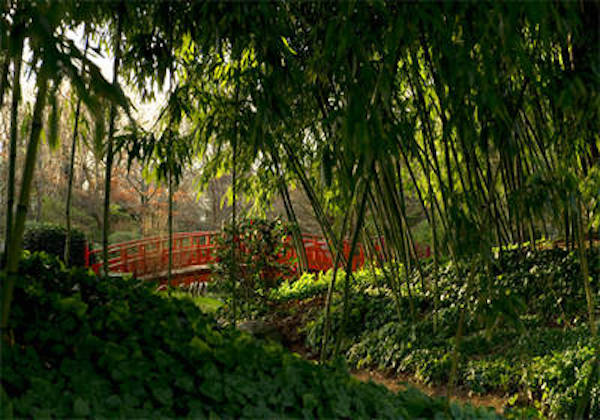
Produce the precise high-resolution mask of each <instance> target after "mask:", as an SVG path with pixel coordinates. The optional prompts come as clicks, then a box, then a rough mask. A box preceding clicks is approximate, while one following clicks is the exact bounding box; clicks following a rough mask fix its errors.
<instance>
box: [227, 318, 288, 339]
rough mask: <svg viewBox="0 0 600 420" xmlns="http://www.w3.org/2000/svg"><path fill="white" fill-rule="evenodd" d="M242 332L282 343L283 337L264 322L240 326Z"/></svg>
mask: <svg viewBox="0 0 600 420" xmlns="http://www.w3.org/2000/svg"><path fill="white" fill-rule="evenodd" d="M238 329H239V330H240V331H244V332H247V333H248V334H250V335H252V336H253V337H256V338H262V339H269V340H273V341H277V342H278V343H281V341H282V340H283V337H282V335H281V333H280V332H279V330H278V329H277V328H276V327H275V326H274V325H273V324H269V323H267V322H265V321H262V320H251V321H245V322H242V323H240V324H239V325H238Z"/></svg>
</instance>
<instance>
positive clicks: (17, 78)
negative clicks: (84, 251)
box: [0, 42, 23, 266]
mask: <svg viewBox="0 0 600 420" xmlns="http://www.w3.org/2000/svg"><path fill="white" fill-rule="evenodd" d="M6 61H7V62H8V61H9V60H8V57H7V58H6ZM22 61H23V43H22V42H21V43H20V44H19V49H18V51H17V55H16V56H15V60H14V76H13V89H12V103H11V109H10V146H9V147H10V150H9V158H8V178H7V188H6V235H5V242H4V255H3V261H2V262H1V264H0V266H4V265H5V264H6V258H7V255H8V245H9V244H10V240H11V237H12V227H13V214H14V206H15V183H16V180H15V178H16V177H15V173H16V166H17V143H18V139H17V137H18V131H19V130H18V124H19V123H18V114H19V100H20V99H21V63H22ZM0 103H1V102H0Z"/></svg>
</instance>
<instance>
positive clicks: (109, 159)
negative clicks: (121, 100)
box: [102, 17, 121, 275]
mask: <svg viewBox="0 0 600 420" xmlns="http://www.w3.org/2000/svg"><path fill="white" fill-rule="evenodd" d="M117 19H118V23H117V37H116V40H115V61H114V65H113V85H115V86H116V85H117V83H118V76H119V63H120V61H121V18H120V17H118V18H117ZM116 117H117V106H116V104H114V103H113V104H111V106H110V116H109V126H108V144H107V148H106V170H105V173H104V219H103V224H102V267H103V270H104V275H108V272H109V267H108V235H109V234H110V181H111V178H112V164H113V136H114V134H115V119H116Z"/></svg>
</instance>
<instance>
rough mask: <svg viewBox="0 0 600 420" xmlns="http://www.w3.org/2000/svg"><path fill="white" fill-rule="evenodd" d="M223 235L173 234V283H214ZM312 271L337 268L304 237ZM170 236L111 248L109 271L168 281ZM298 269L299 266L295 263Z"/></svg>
mask: <svg viewBox="0 0 600 420" xmlns="http://www.w3.org/2000/svg"><path fill="white" fill-rule="evenodd" d="M219 234H220V232H181V233H176V234H174V235H173V265H172V280H173V284H181V283H192V282H199V281H200V282H201V281H208V280H210V275H211V265H213V264H215V263H216V262H217V261H216V259H215V253H214V249H215V247H216V237H217V236H218V235H219ZM302 238H303V241H304V247H305V249H306V256H307V260H308V268H309V271H313V272H316V271H326V270H329V269H330V268H332V267H333V261H332V256H331V253H330V252H329V248H328V247H327V243H326V242H325V240H324V239H322V238H319V237H318V236H315V235H307V234H303V235H302ZM168 241H169V240H168V237H164V236H155V237H149V238H143V239H138V240H135V241H128V242H122V243H118V244H113V245H111V246H109V261H108V264H109V271H110V273H111V274H115V275H116V274H120V273H123V274H124V273H132V274H134V275H135V276H136V277H138V278H142V279H147V280H158V281H164V280H166V278H167V267H168V262H169V242H168ZM288 244H289V246H288V247H287V249H286V252H285V253H284V254H282V255H280V258H279V262H280V263H286V262H290V263H291V261H297V258H296V251H295V249H294V247H293V246H292V244H291V240H288ZM418 251H419V253H420V256H421V257H428V256H429V254H430V251H429V247H419V249H418ZM349 253H350V244H349V243H348V242H347V241H346V242H344V255H345V257H346V258H348V255H349ZM86 261H87V265H88V266H89V267H91V268H92V269H93V270H94V271H95V272H96V273H99V272H100V269H101V267H102V249H95V250H93V251H90V252H88V253H87V255H86ZM364 264H365V252H364V249H363V247H362V245H360V244H359V246H358V250H357V252H356V254H355V255H354V258H353V261H352V268H353V270H356V269H358V268H360V267H362V266H363V265H364ZM294 265H295V266H296V269H297V263H294Z"/></svg>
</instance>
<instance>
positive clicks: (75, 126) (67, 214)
mask: <svg viewBox="0 0 600 420" xmlns="http://www.w3.org/2000/svg"><path fill="white" fill-rule="evenodd" d="M88 41H89V37H86V40H85V49H84V50H83V57H84V58H85V56H86V55H87V49H88ZM81 70H82V72H83V68H82V69H81ZM80 112H81V98H77V106H76V108H75V122H74V124H73V137H72V139H71V157H70V160H69V179H68V181H67V203H66V205H65V222H66V225H67V233H66V237H65V252H64V259H65V264H66V265H67V266H68V265H70V263H71V200H72V196H73V168H74V166H75V153H76V152H77V136H78V132H79V131H78V130H79V114H80Z"/></svg>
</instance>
